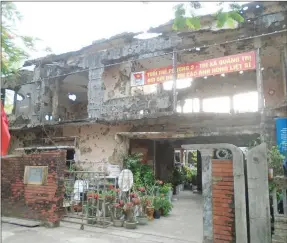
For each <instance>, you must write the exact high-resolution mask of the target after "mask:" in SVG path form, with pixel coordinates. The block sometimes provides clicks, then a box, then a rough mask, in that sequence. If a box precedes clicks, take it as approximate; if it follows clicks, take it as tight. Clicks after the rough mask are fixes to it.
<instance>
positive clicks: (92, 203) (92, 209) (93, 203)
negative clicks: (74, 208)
mask: <svg viewBox="0 0 287 243" xmlns="http://www.w3.org/2000/svg"><path fill="white" fill-rule="evenodd" d="M98 200H99V194H98V193H95V192H93V191H91V192H88V194H87V203H86V204H85V205H84V207H83V208H84V211H85V214H86V217H87V223H88V224H94V223H96V215H97V209H98V207H97V205H98Z"/></svg>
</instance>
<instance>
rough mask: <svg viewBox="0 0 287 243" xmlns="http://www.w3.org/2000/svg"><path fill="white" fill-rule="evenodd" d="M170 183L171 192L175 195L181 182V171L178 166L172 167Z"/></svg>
mask: <svg viewBox="0 0 287 243" xmlns="http://www.w3.org/2000/svg"><path fill="white" fill-rule="evenodd" d="M171 183H172V185H173V194H174V195H176V194H178V193H179V186H180V185H181V183H182V173H181V171H180V170H179V169H178V168H174V170H173V172H172V177H171Z"/></svg>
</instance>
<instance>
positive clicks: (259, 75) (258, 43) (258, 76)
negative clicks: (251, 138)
mask: <svg viewBox="0 0 287 243" xmlns="http://www.w3.org/2000/svg"><path fill="white" fill-rule="evenodd" d="M254 46H255V48H256V83H257V91H258V110H259V112H260V114H261V123H260V138H261V142H265V140H266V129H265V120H266V119H265V105H264V103H265V102H264V87H263V78H262V71H261V46H262V43H261V39H260V38H256V39H255V40H254Z"/></svg>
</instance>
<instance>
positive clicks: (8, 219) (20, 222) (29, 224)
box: [1, 217, 41, 227]
mask: <svg viewBox="0 0 287 243" xmlns="http://www.w3.org/2000/svg"><path fill="white" fill-rule="evenodd" d="M1 221H2V222H3V223H8V224H15V225H19V226H26V227H37V226H40V225H41V222H40V221H37V220H32V219H19V218H11V217H1Z"/></svg>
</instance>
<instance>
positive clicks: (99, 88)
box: [88, 68, 104, 119]
mask: <svg viewBox="0 0 287 243" xmlns="http://www.w3.org/2000/svg"><path fill="white" fill-rule="evenodd" d="M103 72H104V68H97V69H94V68H93V69H90V71H89V85H88V114H89V118H93V119H95V118H100V117H101V114H102V109H103V100H104V90H103V79H102V75H103Z"/></svg>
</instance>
